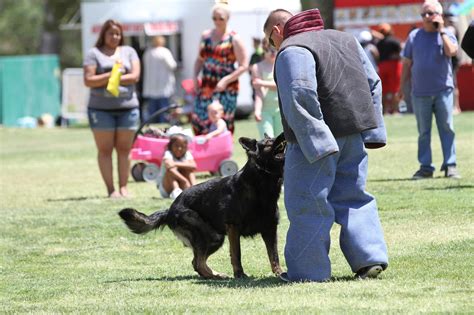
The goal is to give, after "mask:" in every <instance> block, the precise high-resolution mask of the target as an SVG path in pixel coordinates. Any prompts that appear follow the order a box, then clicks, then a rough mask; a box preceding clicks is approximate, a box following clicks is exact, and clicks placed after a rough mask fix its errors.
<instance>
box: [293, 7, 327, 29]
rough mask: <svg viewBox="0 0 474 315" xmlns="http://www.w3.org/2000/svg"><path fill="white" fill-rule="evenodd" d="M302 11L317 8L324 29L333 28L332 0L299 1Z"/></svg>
mask: <svg viewBox="0 0 474 315" xmlns="http://www.w3.org/2000/svg"><path fill="white" fill-rule="evenodd" d="M301 8H302V9H303V10H308V9H315V8H318V9H319V11H320V12H321V17H322V18H323V21H324V28H326V29H328V28H334V0H301Z"/></svg>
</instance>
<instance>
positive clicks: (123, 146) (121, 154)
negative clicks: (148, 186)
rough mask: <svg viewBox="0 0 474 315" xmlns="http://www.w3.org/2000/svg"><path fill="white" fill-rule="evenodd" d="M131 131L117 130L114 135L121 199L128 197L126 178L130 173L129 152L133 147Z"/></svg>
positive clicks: (132, 132) (133, 133) (132, 133)
mask: <svg viewBox="0 0 474 315" xmlns="http://www.w3.org/2000/svg"><path fill="white" fill-rule="evenodd" d="M134 135H135V131H133V130H117V131H116V133H115V136H116V138H115V150H116V151H117V164H118V177H119V191H120V194H121V195H122V196H123V197H128V195H129V194H128V189H127V183H128V176H129V173H130V158H129V155H130V150H131V149H132V145H133V136H134Z"/></svg>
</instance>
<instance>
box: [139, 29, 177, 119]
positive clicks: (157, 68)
mask: <svg viewBox="0 0 474 315" xmlns="http://www.w3.org/2000/svg"><path fill="white" fill-rule="evenodd" d="M165 46H166V39H165V37H164V36H156V37H154V38H153V47H152V48H149V49H147V50H146V51H145V54H144V55H143V97H144V98H146V100H147V101H148V109H147V115H146V116H145V120H147V119H148V118H149V117H150V116H151V115H153V114H154V113H155V112H156V111H158V110H160V109H162V108H165V107H168V106H169V105H170V97H171V96H173V95H174V92H175V84H176V79H175V76H174V71H175V70H176V66H177V64H176V61H175V60H174V58H173V54H172V53H171V51H170V50H169V49H168V48H166V47H165ZM152 122H158V123H163V122H167V119H166V113H162V114H161V115H158V117H157V118H156V120H153V121H152Z"/></svg>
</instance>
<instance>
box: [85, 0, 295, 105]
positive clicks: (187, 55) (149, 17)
mask: <svg viewBox="0 0 474 315" xmlns="http://www.w3.org/2000/svg"><path fill="white" fill-rule="evenodd" d="M214 4H215V1H214V0H121V1H120V0H115V1H114V0H109V1H107V0H96V1H93V0H83V1H82V3H81V17H82V50H83V53H84V54H85V53H86V52H87V50H89V49H90V48H91V47H92V46H94V44H95V41H96V40H97V36H98V34H99V31H100V27H101V25H102V23H104V22H105V21H106V20H107V19H115V20H118V21H120V22H121V23H123V25H124V33H125V34H124V35H125V37H126V43H127V44H130V45H132V46H134V47H139V49H141V50H143V49H145V48H146V46H147V45H148V43H149V38H150V36H154V35H166V36H167V38H168V45H169V48H170V49H171V51H172V52H173V54H174V56H175V57H176V59H177V60H178V61H179V64H180V69H179V71H178V74H177V75H178V77H177V79H178V80H177V81H178V82H180V81H181V80H182V79H186V78H191V77H192V73H193V66H194V61H195V60H196V56H197V53H198V46H199V39H200V36H201V33H202V31H204V30H205V29H208V28H212V27H213V23H212V20H211V8H212V6H213V5H214ZM277 8H284V9H286V10H288V11H291V12H293V13H297V12H299V11H300V10H301V4H300V0H252V1H247V0H233V1H232V0H231V1H230V9H231V17H230V20H229V27H230V29H232V30H235V31H236V32H237V33H238V34H239V35H240V36H241V37H242V39H243V41H244V43H245V47H246V49H247V53H248V54H249V56H250V54H252V53H253V46H252V37H263V31H262V28H263V24H264V23H265V20H266V18H267V16H268V13H269V12H270V11H271V10H274V9H277ZM139 53H140V51H139ZM177 91H179V88H178V89H177ZM251 95H252V93H251V88H250V78H249V76H248V74H244V75H242V76H241V77H240V93H239V97H238V100H237V104H238V106H251V103H252V97H251Z"/></svg>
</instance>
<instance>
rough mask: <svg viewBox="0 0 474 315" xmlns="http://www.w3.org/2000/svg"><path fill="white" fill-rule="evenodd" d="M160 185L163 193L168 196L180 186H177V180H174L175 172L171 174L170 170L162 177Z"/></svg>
mask: <svg viewBox="0 0 474 315" xmlns="http://www.w3.org/2000/svg"><path fill="white" fill-rule="evenodd" d="M172 170H176V168H174V169H172ZM178 173H179V172H178ZM179 175H181V174H179ZM162 185H163V188H164V189H165V191H166V192H167V193H168V194H171V192H172V191H173V190H175V189H176V188H180V184H179V182H178V180H177V179H176V174H175V172H173V171H171V172H170V170H167V171H166V173H165V175H164V177H163V181H162Z"/></svg>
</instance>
